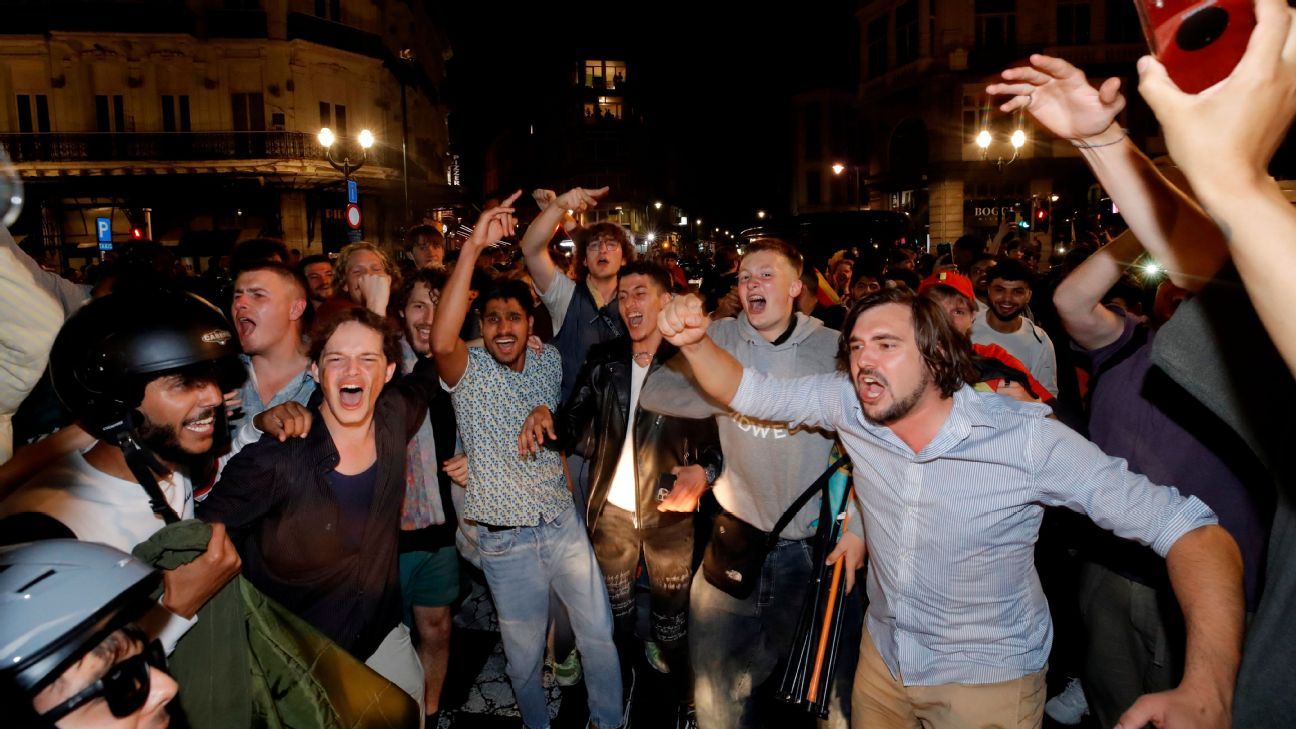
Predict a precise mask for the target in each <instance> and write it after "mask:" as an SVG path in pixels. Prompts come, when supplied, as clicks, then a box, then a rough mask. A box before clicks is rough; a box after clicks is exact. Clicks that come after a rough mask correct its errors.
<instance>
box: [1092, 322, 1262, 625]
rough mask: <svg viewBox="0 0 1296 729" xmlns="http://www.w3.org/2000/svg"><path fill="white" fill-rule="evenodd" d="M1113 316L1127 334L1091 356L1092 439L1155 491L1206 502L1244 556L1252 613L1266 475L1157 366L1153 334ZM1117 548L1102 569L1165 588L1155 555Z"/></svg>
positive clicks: (1107, 552)
mask: <svg viewBox="0 0 1296 729" xmlns="http://www.w3.org/2000/svg"><path fill="white" fill-rule="evenodd" d="M1108 308H1109V309H1110V310H1111V311H1112V312H1114V313H1115V314H1116V315H1117V316H1120V317H1122V318H1123V319H1124V321H1125V329H1124V331H1123V332H1122V333H1121V336H1120V338H1119V339H1117V340H1116V341H1115V342H1113V343H1111V344H1109V345H1108V346H1106V347H1102V348H1100V349H1096V350H1093V351H1091V352H1089V357H1090V360H1091V362H1092V365H1093V368H1092V371H1093V372H1095V373H1097V377H1096V379H1095V380H1094V385H1093V391H1092V401H1091V406H1090V414H1089V437H1090V439H1091V440H1092V441H1093V442H1094V443H1095V444H1097V445H1098V447H1099V448H1102V449H1103V451H1105V452H1106V453H1108V454H1110V455H1113V456H1117V457H1119V458H1124V459H1125V460H1126V461H1128V462H1129V465H1130V469H1131V470H1133V471H1135V472H1138V473H1141V474H1143V475H1144V476H1147V477H1148V479H1149V480H1151V481H1152V482H1153V483H1159V484H1163V485H1166V486H1174V487H1175V488H1177V489H1179V491H1180V492H1182V493H1184V494H1190V495H1193V496H1196V497H1197V498H1199V499H1201V500H1202V501H1204V502H1206V505H1207V506H1209V507H1210V508H1211V510H1213V511H1214V512H1215V514H1216V515H1217V516H1218V517H1219V523H1220V526H1222V527H1224V528H1225V529H1227V530H1228V532H1229V534H1231V535H1233V538H1234V539H1235V540H1237V543H1238V547H1239V548H1240V549H1241V551H1242V559H1243V564H1244V569H1245V572H1246V575H1245V588H1246V598H1247V607H1248V609H1254V607H1255V605H1256V601H1257V598H1258V596H1259V591H1260V579H1261V576H1262V575H1263V574H1264V570H1263V566H1264V556H1265V545H1266V542H1267V541H1268V534H1269V520H1268V518H1266V517H1265V516H1264V514H1265V513H1266V511H1265V510H1264V509H1263V508H1262V503H1263V501H1264V498H1263V497H1261V496H1259V494H1262V493H1263V489H1264V488H1265V484H1266V481H1265V480H1264V477H1263V471H1262V470H1261V469H1260V466H1259V464H1258V462H1257V461H1256V460H1255V457H1254V456H1253V455H1252V454H1251V451H1250V450H1249V449H1248V448H1247V447H1246V445H1245V444H1244V443H1243V442H1242V441H1241V439H1239V438H1238V437H1237V436H1236V435H1235V434H1234V433H1233V431H1232V429H1230V428H1229V427H1228V426H1226V425H1225V424H1224V423H1223V422H1222V421H1221V420H1220V419H1219V418H1217V417H1216V416H1215V415H1214V414H1212V413H1211V412H1210V411H1209V410H1208V409H1206V408H1205V407H1204V406H1202V405H1201V404H1200V403H1199V402H1197V400H1196V399H1195V398H1193V397H1192V396H1191V395H1189V394H1188V393H1187V392H1186V391H1185V390H1184V389H1183V388H1182V387H1180V386H1179V385H1178V384H1176V383H1175V382H1173V381H1172V380H1171V379H1170V378H1169V377H1168V376H1167V375H1166V374H1165V373H1164V372H1162V371H1161V370H1160V369H1159V368H1157V367H1155V366H1154V365H1153V364H1152V342H1153V339H1154V337H1155V332H1154V331H1150V330H1148V329H1147V328H1146V325H1145V324H1142V323H1141V322H1140V321H1139V320H1138V319H1136V318H1135V317H1133V316H1131V315H1129V314H1126V313H1125V311H1124V310H1123V309H1121V308H1120V307H1117V306H1109V307H1108ZM1140 330H1142V331H1140ZM1143 335H1146V341H1144V342H1143V343H1142V344H1139V342H1138V341H1137V339H1136V338H1141V337H1142V336H1143ZM1104 367H1106V369H1104ZM1116 541H1120V542H1123V544H1120V545H1115V544H1107V545H1105V546H1104V547H1101V548H1099V549H1098V550H1097V551H1098V553H1099V555H1098V556H1099V561H1101V562H1104V563H1106V564H1107V565H1108V566H1109V567H1110V568H1112V569H1114V570H1116V571H1117V572H1120V573H1121V574H1124V575H1125V576H1127V577H1130V578H1131V579H1135V580H1138V581H1140V582H1144V583H1147V584H1157V583H1162V582H1164V581H1165V579H1166V577H1165V566H1164V564H1163V562H1162V560H1160V559H1159V558H1157V557H1156V555H1155V554H1153V553H1152V552H1151V550H1149V549H1147V548H1145V547H1142V546H1140V545H1137V544H1134V543H1133V542H1124V540H1116Z"/></svg>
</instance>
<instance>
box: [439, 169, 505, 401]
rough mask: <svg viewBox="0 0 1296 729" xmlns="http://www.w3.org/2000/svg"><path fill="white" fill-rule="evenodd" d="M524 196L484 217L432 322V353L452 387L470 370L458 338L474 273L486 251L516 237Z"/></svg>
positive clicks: (469, 242)
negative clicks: (516, 213)
mask: <svg viewBox="0 0 1296 729" xmlns="http://www.w3.org/2000/svg"><path fill="white" fill-rule="evenodd" d="M521 194H522V191H521V190H518V191H517V192H515V193H513V194H512V195H510V196H509V197H508V199H507V200H505V201H504V202H503V203H502V204H501V205H500V206H499V207H496V208H491V209H490V210H487V211H485V212H483V213H482V214H481V217H479V218H478V219H477V225H476V226H474V227H473V232H472V235H470V236H468V240H467V241H465V242H464V245H463V249H462V250H461V251H460V252H459V261H458V262H457V263H455V267H454V273H452V274H450V280H449V281H447V282H446V285H445V289H444V290H442V292H441V303H440V304H439V305H438V306H437V311H436V317H435V318H434V319H433V320H432V353H433V354H434V355H436V368H437V375H439V376H440V377H441V379H442V380H444V381H445V383H446V384H447V385H449V386H451V387H454V386H455V385H457V384H459V380H460V378H462V377H463V374H464V371H465V370H466V369H468V345H467V344H465V343H464V340H463V339H461V338H460V337H459V332H461V331H463V325H464V320H465V319H467V318H468V310H469V304H470V303H471V299H470V298H469V294H470V289H471V288H472V287H471V283H472V274H473V269H474V268H476V266H477V259H478V258H479V257H480V256H481V253H482V251H483V250H485V249H486V248H487V247H488V246H490V245H493V244H494V243H495V242H496V241H498V240H500V239H501V238H503V237H504V236H506V235H510V234H512V233H513V230H514V229H515V228H516V227H517V220H515V219H514V218H513V203H514V202H515V201H516V200H517V199H518V196H519V195H521Z"/></svg>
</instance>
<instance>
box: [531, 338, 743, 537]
mask: <svg viewBox="0 0 1296 729" xmlns="http://www.w3.org/2000/svg"><path fill="white" fill-rule="evenodd" d="M676 351H677V350H676V349H675V347H673V346H671V345H670V344H669V343H667V342H662V344H661V346H660V347H659V348H658V349H657V355H656V356H655V357H654V358H653V361H652V364H651V365H649V373H651V372H653V371H654V370H656V369H657V368H658V367H660V366H661V363H663V362H665V361H666V360H669V359H670V358H671V357H673V356H674V355H675V353H676ZM632 356H633V351H632V350H631V343H630V338H629V337H627V336H621V337H617V338H616V339H612V340H609V341H607V342H603V343H601V344H596V345H594V346H592V347H590V350H589V354H588V355H587V356H586V359H585V362H584V364H583V365H582V366H581V370H580V374H578V375H577V377H576V382H575V385H574V386H573V388H572V392H571V395H570V396H568V398H567V400H566V402H564V403H563V404H562V406H561V407H559V408H558V412H557V413H555V414H554V430H555V431H556V433H557V436H558V438H557V440H555V441H552V442H550V443H549V444H548V446H549V447H550V448H554V449H557V450H570V449H571V446H572V445H574V443H575V441H576V439H577V438H579V437H580V436H581V435H582V434H584V433H586V432H588V433H589V434H590V436H589V438H590V442H587V443H586V445H587V453H589V464H590V496H589V505H588V506H587V507H586V514H585V515H586V520H585V523H586V524H587V525H588V527H589V530H590V532H593V531H594V527H595V525H596V524H597V523H598V518H599V515H600V514H602V513H603V507H604V505H605V504H606V503H607V496H608V491H609V490H610V489H611V488H612V478H613V476H614V475H615V474H616V467H617V461H618V460H619V459H620V458H621V449H622V446H623V445H624V444H625V437H626V423H627V421H628V411H629V409H630V377H631V367H632V366H633V365H632V361H631V357H632ZM587 428H588V431H587ZM634 443H635V456H636V458H635V478H636V481H637V484H636V486H637V488H636V490H635V497H636V498H635V500H636V502H637V507H638V508H637V509H636V523H637V524H638V525H639V527H640V528H643V529H651V528H653V527H657V526H664V525H666V524H670V523H675V522H678V521H680V520H683V519H690V518H692V516H693V515H692V514H685V513H675V512H660V511H658V510H657V505H658V504H659V503H661V502H660V499H658V493H657V491H658V477H659V476H661V475H662V474H668V473H670V472H671V469H672V468H674V467H676V466H685V465H693V464H697V465H700V466H702V467H703V468H707V467H710V469H711V473H713V474H719V473H720V470H721V469H722V468H723V467H724V459H723V457H722V456H721V453H720V436H719V433H718V432H717V430H716V423H715V418H705V419H701V420H691V419H687V418H672V417H668V416H665V415H657V414H656V413H649V412H645V411H643V410H642V409H638V408H636V411H635V431H634Z"/></svg>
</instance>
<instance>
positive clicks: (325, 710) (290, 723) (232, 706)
mask: <svg viewBox="0 0 1296 729" xmlns="http://www.w3.org/2000/svg"><path fill="white" fill-rule="evenodd" d="M210 538H211V525H209V524H206V523H203V522H201V521H196V520H187V521H182V522H179V523H177V524H171V525H169V526H166V527H163V528H162V529H161V530H160V531H158V532H157V533H156V534H154V535H153V536H152V537H150V538H149V539H148V540H147V541H145V542H143V543H141V544H140V545H138V546H136V547H135V550H134V554H135V556H136V557H137V558H139V559H140V560H142V561H144V562H148V563H149V564H152V565H154V566H156V567H158V568H160V569H164V570H169V569H175V568H176V567H179V566H181V565H184V564H187V563H188V562H190V561H192V560H194V559H195V558H197V557H198V556H199V555H201V554H202V553H203V552H204V551H205V550H206V548H207V542H208V540H209V539H210ZM168 664H169V667H168V670H169V671H170V673H171V675H172V676H174V677H175V679H176V681H177V682H178V683H179V684H180V694H179V707H180V711H178V712H173V713H174V714H175V716H176V718H177V719H178V720H179V721H178V725H179V726H186V725H187V726H189V727H192V728H193V729H225V728H226V727H230V728H231V729H243V728H244V727H257V728H258V729H260V728H261V727H265V728H266V729H281V728H282V729H298V728H300V729H308V728H310V729H315V728H317V727H318V728H322V729H367V728H368V727H375V728H377V727H382V729H389V728H391V727H410V728H411V729H413V728H415V727H418V725H419V716H418V705H417V704H416V703H415V701H414V699H413V698H411V697H410V696H409V695H408V694H406V693H405V692H404V691H402V690H401V689H400V688H398V687H397V686H396V685H395V684H393V683H391V682H390V681H388V680H387V679H385V678H383V677H382V676H380V675H378V674H377V673H375V672H374V671H373V670H372V669H370V668H369V667H368V666H366V665H365V664H364V663H363V662H361V661H359V660H357V659H356V658H355V657H353V656H352V655H351V654H349V653H347V652H346V651H345V650H344V649H342V648H341V647H339V646H338V645H337V644H335V643H333V642H332V641H330V640H329V639H328V638H326V637H324V636H323V635H321V634H320V633H319V631H317V630H315V628H313V627H312V626H311V625H310V624H308V623H307V622H306V621H304V620H302V619H301V618H299V617H297V616H296V615H294V614H292V613H290V612H289V611H288V610H287V609H286V608H284V607H283V606H281V605H279V604H278V603H276V602H274V601H273V600H271V599H270V598H268V597H266V596H265V595H262V594H261V593H260V592H259V591H258V590H257V589H256V588H255V587H253V586H252V584H251V583H249V582H248V581H247V580H245V579H243V578H242V577H238V578H235V579H234V580H233V581H231V582H230V583H229V584H228V585H226V586H225V589H223V590H221V591H220V593H218V594H217V595H216V596H215V597H213V598H212V599H211V600H210V601H208V603H207V604H206V605H204V606H203V608H202V610H200V611H199V613H198V622H197V624H195V625H194V626H193V628H191V629H190V630H189V632H188V633H186V634H185V636H184V637H183V638H182V639H181V640H180V643H179V644H178V645H177V646H176V649H175V652H174V653H172V654H171V656H170V658H169V660H168ZM173 708H174V707H173Z"/></svg>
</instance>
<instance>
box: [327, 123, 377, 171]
mask: <svg viewBox="0 0 1296 729" xmlns="http://www.w3.org/2000/svg"><path fill="white" fill-rule="evenodd" d="M316 138H317V139H318V140H319V143H320V146H321V147H323V148H324V155H325V157H326V158H327V159H328V162H329V164H330V165H333V169H335V170H337V171H338V172H341V173H342V176H343V177H345V178H346V179H348V180H350V179H351V175H352V174H354V173H355V171H356V170H358V169H360V168H361V167H364V166H365V163H366V162H368V161H369V148H370V147H372V146H373V145H374V135H373V132H371V131H369V130H368V129H361V130H360V136H358V137H357V138H356V141H357V142H358V143H359V145H360V161H359V162H352V161H351V157H350V156H349V155H345V153H344V156H343V157H342V161H341V162H339V161H338V160H337V158H335V157H334V156H333V144H334V143H335V142H337V136H336V135H335V134H333V130H332V129H329V128H328V127H324V128H323V129H321V130H319V135H318V136H317V137H316Z"/></svg>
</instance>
